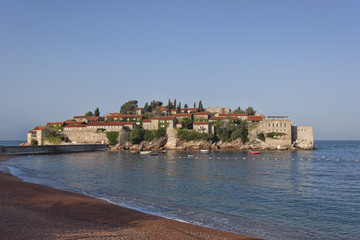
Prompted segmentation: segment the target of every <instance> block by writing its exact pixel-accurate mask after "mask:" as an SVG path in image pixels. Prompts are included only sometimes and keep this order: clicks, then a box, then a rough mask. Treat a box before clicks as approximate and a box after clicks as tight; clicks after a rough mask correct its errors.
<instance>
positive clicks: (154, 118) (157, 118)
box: [150, 117, 160, 120]
mask: <svg viewBox="0 0 360 240" xmlns="http://www.w3.org/2000/svg"><path fill="white" fill-rule="evenodd" d="M159 119H160V118H159V117H153V118H151V119H150V120H159Z"/></svg>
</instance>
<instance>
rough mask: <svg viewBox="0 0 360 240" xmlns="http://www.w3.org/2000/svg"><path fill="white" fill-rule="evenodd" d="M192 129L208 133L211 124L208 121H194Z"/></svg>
mask: <svg viewBox="0 0 360 240" xmlns="http://www.w3.org/2000/svg"><path fill="white" fill-rule="evenodd" d="M193 129H194V130H195V131H197V132H201V133H210V132H211V126H210V123H209V122H194V123H193Z"/></svg>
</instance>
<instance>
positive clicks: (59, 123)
mask: <svg viewBox="0 0 360 240" xmlns="http://www.w3.org/2000/svg"><path fill="white" fill-rule="evenodd" d="M64 123H65V122H53V123H51V122H48V123H46V125H47V126H52V125H63V124H64Z"/></svg>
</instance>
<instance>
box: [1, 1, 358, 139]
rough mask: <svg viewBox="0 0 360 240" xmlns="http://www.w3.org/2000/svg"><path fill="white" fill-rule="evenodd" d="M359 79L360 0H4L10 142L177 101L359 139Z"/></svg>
mask: <svg viewBox="0 0 360 240" xmlns="http://www.w3.org/2000/svg"><path fill="white" fill-rule="evenodd" d="M359 77H360V1H358V0H353V1H351V0H349V1H347V0H338V1H332V0H323V1H320V0H308V1H307V0H299V1H295V0H294V1H288V0H283V1H270V0H269V1H265V0H263V1H258V0H234V1H232V0H218V1H211V0H181V1H171V0H164V1H154V0H151V1H148V0H144V1H137V0H131V1H130V0H129V1H120V0H116V1H89V0H74V1H70V0H69V1H60V0H54V1H48V0H44V1H37V0H31V1H28V0H23V1H20V0H15V1H14V0H0V81H1V86H0V104H1V105H0V114H1V117H0V140H15V139H20V140H21V139H25V138H26V133H27V132H28V131H29V130H31V129H32V128H33V127H34V126H36V125H39V124H46V122H54V121H63V120H67V119H69V118H72V116H74V115H83V114H85V112H87V111H89V110H91V111H94V110H95V108H96V107H99V108H100V112H101V114H102V115H103V114H106V113H108V112H116V111H119V108H120V106H121V105H122V104H123V103H125V102H126V101H127V100H132V99H137V100H138V101H139V105H141V106H143V105H144V104H145V102H147V101H151V100H154V99H155V100H160V101H163V102H164V103H167V101H168V99H169V98H170V99H174V98H176V99H177V101H178V102H179V101H181V103H182V104H183V105H184V104H185V103H188V104H189V106H192V105H193V103H194V102H196V103H198V102H199V100H202V102H203V105H204V107H209V106H212V107H216V106H229V107H230V108H231V109H235V108H237V107H238V106H241V107H242V108H246V107H248V106H253V107H254V109H256V110H257V111H258V112H260V113H262V114H264V115H287V116H290V118H291V119H292V122H293V123H294V124H296V125H298V126H309V125H310V126H313V127H314V135H315V139H360V124H359V119H360V110H359V107H360V106H359V105H360V96H359V95H360V94H359V91H360V78H359Z"/></svg>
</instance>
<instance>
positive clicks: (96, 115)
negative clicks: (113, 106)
mask: <svg viewBox="0 0 360 240" xmlns="http://www.w3.org/2000/svg"><path fill="white" fill-rule="evenodd" d="M94 114H95V117H99V116H100V110H99V108H96V109H95V112H94Z"/></svg>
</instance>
